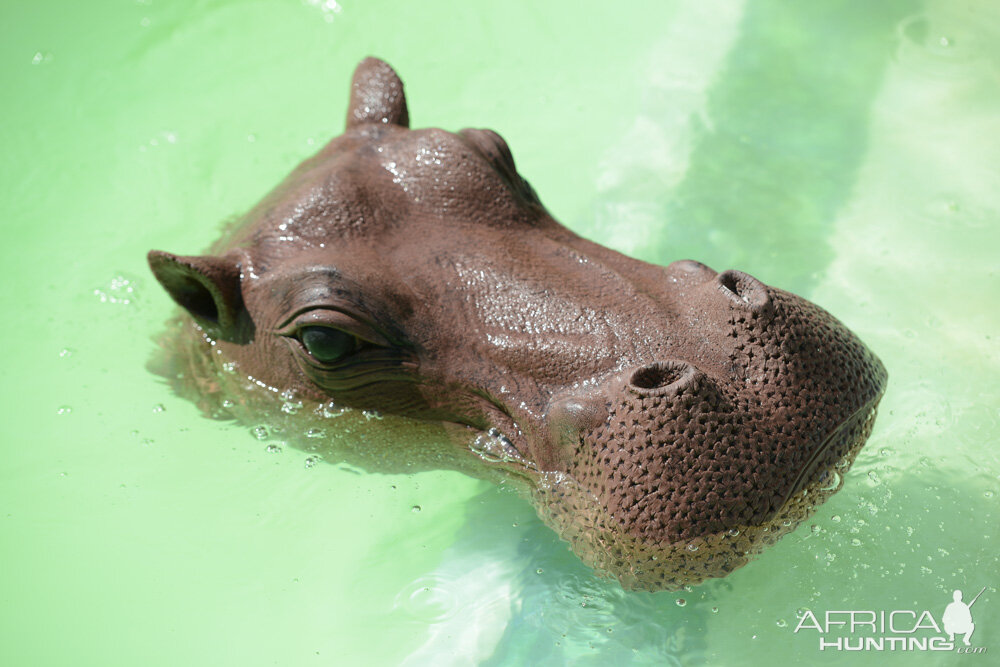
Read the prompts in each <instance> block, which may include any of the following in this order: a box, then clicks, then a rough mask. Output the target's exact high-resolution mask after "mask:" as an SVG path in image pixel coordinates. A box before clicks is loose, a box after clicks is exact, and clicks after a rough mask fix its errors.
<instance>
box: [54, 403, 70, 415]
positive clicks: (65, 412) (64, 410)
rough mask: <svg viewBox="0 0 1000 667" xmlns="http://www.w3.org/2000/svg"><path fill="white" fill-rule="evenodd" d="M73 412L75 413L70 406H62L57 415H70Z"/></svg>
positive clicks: (57, 409) (57, 410)
mask: <svg viewBox="0 0 1000 667" xmlns="http://www.w3.org/2000/svg"><path fill="white" fill-rule="evenodd" d="M71 412H73V408H72V407H71V406H69V405H60V406H59V407H58V408H56V414H57V415H68V414H70V413H71Z"/></svg>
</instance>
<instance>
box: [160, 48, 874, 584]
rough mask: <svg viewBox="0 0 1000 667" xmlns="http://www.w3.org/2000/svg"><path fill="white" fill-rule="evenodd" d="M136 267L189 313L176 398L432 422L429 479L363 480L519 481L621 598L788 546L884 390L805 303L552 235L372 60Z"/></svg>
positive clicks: (465, 141)
mask: <svg viewBox="0 0 1000 667" xmlns="http://www.w3.org/2000/svg"><path fill="white" fill-rule="evenodd" d="M149 261H150V266H151V268H152V270H153V273H154V274H155V276H156V278H157V279H158V280H159V281H160V283H161V284H162V285H163V286H164V287H165V288H166V289H167V291H168V292H169V293H170V294H171V296H172V297H173V298H174V300H175V301H177V302H178V303H179V304H180V305H181V306H183V307H184V308H185V309H186V311H187V313H188V314H190V316H191V317H190V320H189V324H186V325H185V327H186V328H185V329H184V331H185V332H186V333H184V334H183V336H187V338H188V340H189V342H191V341H193V343H191V344H183V343H182V342H179V339H177V338H176V334H175V337H173V338H170V340H169V342H168V343H167V345H168V347H171V348H172V349H174V350H175V353H176V355H177V356H179V357H182V358H184V357H199V356H204V357H205V358H206V359H210V360H211V361H210V364H209V365H208V366H204V367H203V371H202V375H203V377H201V378H200V382H199V381H196V380H195V379H191V378H190V376H191V375H197V374H189V375H188V376H187V377H188V378H189V381H190V382H192V383H195V384H198V386H199V387H201V388H204V387H206V386H212V387H217V385H219V384H220V382H221V381H220V382H216V381H215V380H212V379H210V378H208V375H209V374H210V371H206V370H204V368H210V367H213V366H212V365H214V367H215V368H221V367H222V366H223V365H225V368H226V371H227V372H229V373H230V374H231V375H235V376H237V377H240V378H243V379H246V378H251V379H252V380H253V382H252V383H250V384H246V383H244V384H242V385H240V384H238V383H237V384H232V385H231V386H230V385H227V386H229V387H230V388H229V389H228V391H231V392H236V393H239V392H241V391H251V390H252V387H251V385H253V386H257V387H265V388H268V390H273V392H272V393H274V394H281V395H284V396H286V397H287V396H294V397H295V398H296V400H298V401H304V402H307V403H308V404H309V405H311V406H317V407H315V409H313V410H312V411H308V410H306V411H303V413H302V416H301V417H296V419H299V420H300V421H301V422H302V423H303V424H304V423H306V422H307V421H308V420H309V419H311V418H312V417H310V416H308V415H310V414H311V415H313V416H315V415H317V414H319V412H318V411H320V410H321V409H320V408H319V407H318V406H322V405H329V404H330V402H331V401H332V402H333V403H335V404H336V405H338V406H345V407H348V408H353V409H356V410H362V411H377V412H378V413H379V414H382V415H386V416H388V417H391V418H392V419H393V420H395V421H394V422H393V423H394V424H396V425H399V424H406V423H410V424H414V425H417V424H420V425H423V427H426V426H427V425H428V424H431V425H436V426H437V427H439V429H440V432H439V436H440V437H439V438H438V439H439V440H441V441H442V442H443V443H444V444H442V445H440V446H438V445H434V446H432V447H433V449H434V455H433V456H429V455H428V454H427V451H417V450H416V448H417V447H419V445H415V446H414V447H415V449H414V450H413V451H410V452H408V451H407V450H406V448H405V447H392V453H391V454H389V453H388V451H389V450H388V448H387V449H386V451H385V452H384V454H385V456H383V457H382V459H383V460H385V459H387V458H393V457H403V458H408V457H411V458H412V459H413V460H420V461H421V462H422V465H424V466H434V465H436V466H437V467H449V468H455V469H460V470H463V471H465V472H468V473H470V474H474V475H480V476H483V477H487V478H491V479H502V478H509V479H511V480H516V482H517V485H518V486H519V488H521V489H522V490H523V491H524V492H525V493H526V494H527V495H528V496H530V497H531V499H532V500H533V501H534V503H535V505H536V507H537V509H538V511H539V514H540V516H541V517H542V518H543V519H544V520H545V521H546V522H547V523H549V524H550V525H551V526H553V528H554V529H556V530H557V531H558V532H559V533H560V535H562V536H563V537H564V538H565V539H567V540H568V541H569V542H570V543H571V545H572V546H573V548H574V550H576V551H577V553H578V554H580V556H581V557H582V558H583V559H584V560H585V561H586V562H587V563H589V564H590V565H592V566H594V567H595V568H596V569H597V570H598V571H600V572H602V573H609V574H611V575H613V576H616V577H618V578H619V580H620V581H621V582H622V584H623V585H625V586H627V587H633V588H646V589H651V590H657V589H662V588H676V587H678V586H682V585H684V584H687V583H693V582H697V581H700V580H701V579H703V578H705V577H708V576H721V575H724V574H726V573H728V572H729V571H731V570H732V569H734V568H735V567H739V566H740V565H742V564H744V563H745V562H746V561H747V559H748V558H749V557H750V556H751V555H752V554H753V553H755V552H757V551H759V550H760V549H761V548H763V546H765V545H766V544H769V543H771V542H773V541H774V540H775V539H777V537H778V536H779V535H780V534H782V533H784V532H787V531H788V530H791V528H792V527H794V525H795V524H797V523H798V522H799V521H801V520H802V519H803V518H805V516H808V514H809V512H811V511H812V509H813V508H814V507H815V505H816V504H818V503H819V502H822V501H823V500H824V499H825V498H826V497H828V496H829V495H830V494H831V493H833V492H835V491H836V490H837V488H839V483H840V478H839V474H840V473H842V472H844V471H845V470H846V468H847V467H848V466H849V465H850V463H851V461H852V460H853V457H854V455H855V454H856V453H857V451H858V449H859V448H860V447H861V445H862V444H863V443H864V440H865V439H866V437H867V435H868V433H869V432H870V429H871V425H872V421H873V419H874V414H875V407H876V406H877V404H878V401H879V399H880V397H881V395H882V392H883V390H884V387H885V383H886V373H885V370H884V368H883V367H882V365H881V363H880V362H879V361H878V359H877V358H876V357H875V356H874V355H873V354H872V353H871V352H870V351H869V350H868V349H867V348H866V347H865V346H864V345H863V344H862V343H861V342H860V341H859V340H858V339H857V338H856V337H855V336H854V335H853V334H851V332H849V331H848V330H847V329H846V328H845V327H844V326H843V325H842V324H841V323H840V322H839V321H837V320H836V319H834V318H833V317H832V316H831V315H829V314H828V313H826V312H825V311H823V310H822V309H820V308H819V307H817V306H815V305H813V304H811V303H809V302H807V301H805V300H804V299H801V298H799V297H796V296H794V295H792V294H789V293H787V292H784V291H782V290H779V289H776V288H773V287H770V286H767V285H764V284H763V283H761V282H760V281H758V280H756V279H754V278H753V277H751V276H749V275H747V274H745V273H742V272H739V271H734V270H728V271H723V272H721V273H718V272H716V271H714V270H712V269H710V268H708V267H706V266H704V265H702V264H700V263H698V262H694V261H690V260H681V261H677V262H674V263H672V264H670V265H668V266H666V267H662V266H655V265H652V264H647V263H645V262H640V261H637V260H634V259H631V258H628V257H626V256H624V255H621V254H619V253H617V252H614V251H612V250H609V249H607V248H604V247H602V246H599V245H597V244H594V243H592V242H590V241H587V240H585V239H583V238H581V237H579V236H577V235H576V234H574V233H573V232H571V231H569V230H568V229H566V228H565V227H563V226H562V225H560V224H559V223H558V222H556V221H555V220H554V219H553V218H552V217H551V216H549V214H548V213H547V212H546V210H545V209H544V207H543V206H542V204H541V203H540V201H539V199H538V197H537V196H536V194H535V193H534V191H533V190H532V188H531V186H530V185H528V183H527V182H526V181H524V180H523V179H522V178H521V177H520V176H519V175H518V173H517V170H516V169H515V166H514V161H513V158H512V157H511V153H510V150H509V149H508V147H507V145H506V143H505V142H504V141H503V139H502V138H501V137H500V136H499V135H497V134H496V133H494V132H492V131H489V130H472V129H467V130H462V131H460V132H458V133H454V134H453V133H450V132H446V131H444V130H440V129H420V130H411V129H409V117H408V112H407V108H406V102H405V97H404V95H403V88H402V83H401V82H400V80H399V78H398V77H397V76H396V73H395V72H394V71H393V70H392V69H391V68H390V67H389V66H388V65H386V64H385V63H383V62H381V61H379V60H376V59H373V58H369V59H366V60H365V61H363V62H362V63H361V64H360V65H359V66H358V69H357V70H356V72H355V75H354V79H353V81H352V89H351V101H350V107H349V110H348V118H347V128H346V130H345V132H344V134H342V135H341V136H339V137H336V138H335V139H333V140H332V141H331V142H330V143H329V144H328V145H327V146H326V147H324V148H323V149H322V150H321V151H320V152H319V153H318V154H317V155H315V156H313V157H312V158H310V159H308V160H306V161H305V162H303V163H302V164H301V165H300V166H299V167H298V168H297V169H296V170H295V171H294V172H293V173H292V174H291V175H289V176H288V178H287V179H286V180H285V181H284V182H283V183H281V184H280V185H279V186H278V187H277V188H276V189H275V190H274V191H273V192H272V193H271V194H269V195H268V196H267V197H266V198H265V199H264V200H263V201H262V202H261V203H260V204H258V205H257V206H256V207H255V208H254V209H253V210H251V211H250V212H249V213H248V214H247V215H246V216H244V218H243V219H242V220H241V221H240V223H239V224H238V225H237V226H236V227H234V228H233V229H232V230H231V231H230V232H228V233H227V234H226V235H225V236H224V238H223V239H221V240H220V241H219V242H218V243H217V244H216V245H215V246H214V247H213V249H212V251H211V253H210V254H206V255H200V256H177V255H172V254H169V253H165V252H160V251H152V252H150V254H149ZM188 361H189V362H190V363H197V362H198V360H197V359H193V358H192V359H188ZM222 384H225V383H224V382H222ZM241 387H243V388H242V389H241ZM400 420H402V421H400ZM376 458H378V457H376ZM371 467H376V468H377V467H378V466H377V465H376V464H373V465H372V466H371ZM831 480H836V483H831Z"/></svg>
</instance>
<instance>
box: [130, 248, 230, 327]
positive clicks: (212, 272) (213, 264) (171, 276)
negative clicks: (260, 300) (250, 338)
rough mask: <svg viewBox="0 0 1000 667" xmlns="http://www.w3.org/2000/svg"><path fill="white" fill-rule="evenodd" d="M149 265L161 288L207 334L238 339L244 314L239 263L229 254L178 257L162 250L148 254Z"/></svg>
mask: <svg viewBox="0 0 1000 667" xmlns="http://www.w3.org/2000/svg"><path fill="white" fill-rule="evenodd" d="M147 258H148V259H149V268H150V269H152V270H153V275H154V276H156V279H157V280H158V281H159V282H160V284H161V285H163V287H164V289H166V290H167V292H169V293H170V296H171V297H172V298H173V300H174V301H176V302H177V303H178V304H180V305H181V306H183V307H184V309H185V310H187V311H188V312H189V313H191V315H192V316H193V317H194V318H195V319H196V320H197V321H198V323H199V324H201V325H202V326H203V327H204V328H205V329H206V330H207V331H208V332H209V334H210V335H213V336H216V337H218V338H222V339H223V340H230V341H237V340H238V339H240V338H241V335H240V332H241V330H242V329H243V328H244V327H241V326H240V323H241V320H243V319H244V318H243V317H242V314H243V313H245V309H244V308H243V298H242V296H241V294H240V264H239V260H238V259H237V258H235V257H233V256H232V255H227V256H224V257H216V256H214V255H203V256H200V257H180V256H178V255H171V254H170V253H168V252H163V251H161V250H151V251H150V252H149V255H148V256H147Z"/></svg>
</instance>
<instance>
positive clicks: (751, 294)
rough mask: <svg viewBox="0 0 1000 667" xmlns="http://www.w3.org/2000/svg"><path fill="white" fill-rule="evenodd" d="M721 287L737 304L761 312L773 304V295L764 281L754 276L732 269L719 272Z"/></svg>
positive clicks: (718, 279)
mask: <svg viewBox="0 0 1000 667" xmlns="http://www.w3.org/2000/svg"><path fill="white" fill-rule="evenodd" d="M717 281H718V283H719V289H720V290H722V292H723V293H725V295H726V296H727V297H728V298H729V300H730V301H732V302H733V303H734V304H735V305H737V306H739V307H741V308H746V309H748V310H751V311H753V312H755V313H760V312H762V311H764V310H765V309H767V308H769V307H770V305H771V297H770V296H769V295H768V293H767V288H766V287H765V286H764V283H762V282H760V281H759V280H757V279H756V278H754V277H753V276H751V275H749V274H747V273H743V272H742V271H734V270H732V269H730V270H728V271H723V272H722V273H720V274H719V276H718V278H717Z"/></svg>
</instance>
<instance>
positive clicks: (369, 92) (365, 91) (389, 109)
mask: <svg viewBox="0 0 1000 667" xmlns="http://www.w3.org/2000/svg"><path fill="white" fill-rule="evenodd" d="M361 123H383V124H389V123H392V124H394V125H402V126H403V127H409V126H410V115H409V113H407V110H406V96H405V95H404V94H403V82H402V81H400V80H399V75H397V74H396V72H395V71H393V69H392V68H391V67H389V65H387V64H386V63H384V62H382V61H381V60H379V59H378V58H365V59H364V60H362V61H361V63H360V64H359V65H358V67H357V69H355V70H354V78H353V79H351V103H350V106H348V108H347V127H348V128H351V127H354V126H355V125H360V124H361Z"/></svg>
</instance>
